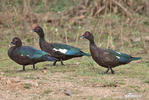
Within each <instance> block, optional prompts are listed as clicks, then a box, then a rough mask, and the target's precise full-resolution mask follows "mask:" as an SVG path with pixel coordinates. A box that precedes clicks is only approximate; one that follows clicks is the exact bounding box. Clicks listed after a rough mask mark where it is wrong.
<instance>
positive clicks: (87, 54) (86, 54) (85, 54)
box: [82, 52, 91, 56]
mask: <svg viewBox="0 0 149 100" xmlns="http://www.w3.org/2000/svg"><path fill="white" fill-rule="evenodd" d="M82 54H83V56H91V55H90V54H89V53H85V52H82Z"/></svg>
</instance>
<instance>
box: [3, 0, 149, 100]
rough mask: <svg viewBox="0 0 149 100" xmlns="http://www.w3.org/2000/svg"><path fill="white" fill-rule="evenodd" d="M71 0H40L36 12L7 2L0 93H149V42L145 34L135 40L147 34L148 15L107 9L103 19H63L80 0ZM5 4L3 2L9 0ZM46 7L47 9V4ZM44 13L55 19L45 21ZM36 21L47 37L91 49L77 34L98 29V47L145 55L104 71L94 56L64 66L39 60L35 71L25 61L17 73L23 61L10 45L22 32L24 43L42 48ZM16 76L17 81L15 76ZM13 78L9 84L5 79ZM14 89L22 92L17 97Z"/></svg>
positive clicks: (109, 96)
mask: <svg viewBox="0 0 149 100" xmlns="http://www.w3.org/2000/svg"><path fill="white" fill-rule="evenodd" d="M66 1H67V0H66ZM73 1H74V0H71V2H67V3H66V2H63V1H60V3H57V2H59V1H58V0H54V2H53V3H51V4H48V3H47V4H46V5H45V2H44V1H40V0H39V2H37V3H36V2H33V5H32V7H31V12H32V13H33V15H31V14H28V13H27V14H22V13H21V7H22V6H23V3H22V1H21V0H17V1H11V2H9V3H10V4H9V6H6V8H3V9H1V10H0V11H1V12H0V16H3V17H4V18H3V17H2V18H3V19H2V20H1V19H0V22H3V24H1V23H0V27H1V28H0V32H1V37H0V40H1V42H0V52H1V53H0V85H1V88H2V90H3V91H1V90H0V93H1V94H2V97H3V98H4V97H5V95H6V94H7V91H6V90H9V91H10V92H12V93H13V91H15V92H14V94H10V95H9V98H12V99H13V98H15V99H16V98H17V99H18V100H20V99H22V98H24V99H25V98H26V99H27V100H30V99H32V100H38V99H44V100H49V99H52V100H82V99H87V100H98V99H101V100H115V99H116V100H120V99H123V98H124V96H125V95H126V94H128V93H134V94H140V95H142V96H143V97H142V99H144V98H148V93H149V78H148V76H149V73H148V70H149V62H148V59H149V57H148V56H149V54H148V53H146V52H145V49H147V51H148V47H149V44H148V42H144V41H145V40H141V39H140V40H139V41H136V39H138V38H140V37H143V38H144V37H146V36H148V32H149V30H148V22H147V20H148V17H146V16H140V15H137V16H135V17H134V20H135V21H132V22H131V21H130V22H128V19H127V18H126V17H124V16H120V15H116V14H110V15H108V14H107V15H101V16H100V17H99V18H92V17H91V16H89V17H87V18H84V19H82V20H77V21H76V23H75V24H73V22H72V21H70V20H68V21H65V20H63V19H61V18H60V17H61V14H62V13H63V12H65V11H67V10H68V9H69V8H71V7H74V6H76V5H77V3H78V2H79V1H76V2H73ZM0 2H1V1H0ZM16 2H17V3H16ZM40 2H42V3H40ZM61 2H62V3H61ZM3 3H4V5H5V3H6V2H3ZM14 4H15V5H17V6H16V8H15V7H14ZM48 5H49V6H48ZM72 5H73V6H72ZM44 6H47V8H46V9H44ZM64 6H65V7H64ZM7 7H8V8H9V7H13V9H11V10H5V11H7V12H5V13H4V11H3V10H4V9H7ZM27 8H28V7H27ZM33 8H34V9H33ZM12 10H15V12H12ZM57 12H60V13H57ZM49 13H50V15H48V14H49ZM46 14H47V15H46ZM34 15H35V16H34ZM30 16H33V17H35V19H37V20H39V21H38V23H33V22H32V21H31V19H32V17H31V18H30ZM36 17H37V18H36ZM45 17H47V18H49V19H51V20H52V21H54V20H56V22H55V23H46V20H45ZM0 18H1V17H0ZM24 19H25V21H24ZM57 19H60V21H57ZM4 22H5V23H4ZM109 22H110V23H111V24H110V23H109ZM57 23H59V24H57ZM33 24H36V25H37V24H38V25H40V26H42V27H43V29H44V31H45V33H46V34H45V35H46V40H47V41H49V42H53V41H54V42H60V43H67V44H69V45H72V46H75V47H78V48H81V49H82V50H83V51H85V52H89V47H88V45H89V43H88V41H87V40H80V39H79V36H80V35H81V34H82V33H84V32H85V31H86V30H88V31H91V32H92V33H93V34H94V36H95V42H96V44H97V46H99V47H103V48H112V49H115V50H118V51H121V52H125V53H128V54H131V55H133V56H140V57H142V60H139V61H134V62H131V63H130V64H127V65H123V66H119V67H116V68H114V70H115V74H114V75H112V74H110V73H108V74H103V72H104V71H105V70H106V69H105V68H103V67H100V66H99V65H98V64H96V63H95V62H94V61H93V60H92V58H91V57H81V58H75V59H71V60H68V61H64V64H65V66H62V65H60V63H59V62H58V63H57V66H52V63H53V62H42V63H38V64H36V67H37V70H32V66H26V71H25V72H19V70H22V66H21V65H18V64H16V63H15V62H13V61H12V60H10V59H9V57H8V56H7V51H8V48H9V47H8V44H9V43H10V41H11V39H12V38H13V37H14V36H18V37H21V39H22V41H23V44H24V45H30V46H34V47H35V48H38V49H40V48H39V45H38V41H39V40H38V36H37V35H36V34H35V33H30V30H31V29H32V25H33ZM96 24H97V25H96ZM45 67H46V69H45ZM17 78H19V81H15V79H17ZM9 79H10V80H11V84H6V83H7V80H9ZM26 81H32V82H36V83H38V84H39V85H38V86H33V85H32V84H30V83H25V82H26ZM5 82H6V83H5ZM22 87H23V89H22ZM64 90H68V91H70V92H71V93H72V97H68V96H66V95H65V94H64V93H63V91H64ZM15 94H19V95H20V96H18V97H15V96H16V95H15ZM28 94H30V95H28ZM124 99H125V98H124ZM130 99H131V98H130ZM134 99H137V98H134Z"/></svg>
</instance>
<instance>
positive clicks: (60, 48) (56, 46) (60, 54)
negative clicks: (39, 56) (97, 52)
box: [32, 26, 90, 66]
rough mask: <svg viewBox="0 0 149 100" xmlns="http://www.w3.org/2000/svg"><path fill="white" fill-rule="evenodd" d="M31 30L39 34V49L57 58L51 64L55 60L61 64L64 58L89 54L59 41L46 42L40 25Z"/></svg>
mask: <svg viewBox="0 0 149 100" xmlns="http://www.w3.org/2000/svg"><path fill="white" fill-rule="evenodd" d="M32 32H36V33H37V34H38V35H39V45H40V48H41V50H43V51H45V52H48V53H49V54H51V56H52V57H55V58H57V59H58V60H56V61H55V62H54V63H53V65H54V66H55V65H56V62H57V61H61V65H64V64H63V61H64V60H68V59H71V58H75V57H81V56H90V54H88V53H85V52H83V51H81V50H80V49H79V48H76V47H73V46H69V45H66V44H61V43H48V42H47V41H46V40H45V37H44V31H43V29H42V28H41V27H40V26H36V27H35V28H34V29H32Z"/></svg>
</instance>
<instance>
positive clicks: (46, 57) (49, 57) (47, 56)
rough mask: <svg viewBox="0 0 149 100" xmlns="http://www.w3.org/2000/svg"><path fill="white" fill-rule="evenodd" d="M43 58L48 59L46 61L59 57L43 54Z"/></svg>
mask: <svg viewBox="0 0 149 100" xmlns="http://www.w3.org/2000/svg"><path fill="white" fill-rule="evenodd" d="M43 59H44V60H46V61H56V60H58V59H56V58H54V57H51V56H49V55H45V56H43Z"/></svg>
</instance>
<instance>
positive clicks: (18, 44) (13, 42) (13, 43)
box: [10, 37, 22, 47]
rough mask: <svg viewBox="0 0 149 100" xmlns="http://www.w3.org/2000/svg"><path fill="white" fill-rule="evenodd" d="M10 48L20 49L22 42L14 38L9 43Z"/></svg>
mask: <svg viewBox="0 0 149 100" xmlns="http://www.w3.org/2000/svg"><path fill="white" fill-rule="evenodd" d="M10 46H16V47H20V46H22V41H21V39H20V38H18V37H14V38H13V39H12V41H11V43H10Z"/></svg>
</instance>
